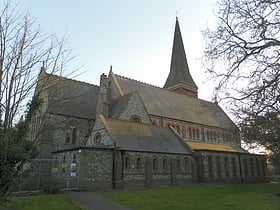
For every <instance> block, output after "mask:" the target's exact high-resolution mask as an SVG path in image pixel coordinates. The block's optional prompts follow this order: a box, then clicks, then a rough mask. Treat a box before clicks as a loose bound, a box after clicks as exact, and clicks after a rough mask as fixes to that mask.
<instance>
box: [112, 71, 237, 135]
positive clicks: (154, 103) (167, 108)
mask: <svg viewBox="0 0 280 210" xmlns="http://www.w3.org/2000/svg"><path fill="white" fill-rule="evenodd" d="M112 74H113V73H112ZM113 78H114V79H115V82H116V83H117V86H118V87H119V89H120V90H119V92H120V93H122V94H124V95H125V94H128V93H130V92H132V91H138V93H139V95H140V97H141V99H142V100H143V103H144V105H145V107H146V109H147V112H148V114H150V115H156V116H162V117H166V118H170V119H178V120H182V121H188V122H193V123H198V124H203V125H209V126H214V127H220V128H226V129H231V130H232V129H237V127H236V126H235V124H234V123H233V122H232V121H231V119H230V118H229V117H228V116H227V115H226V114H225V113H224V111H223V110H222V109H221V108H220V107H219V105H218V104H217V103H212V102H208V101H205V100H201V99H197V98H193V97H189V96H185V95H181V94H178V93H175V92H172V91H169V90H166V89H163V88H159V87H155V86H152V85H148V84H145V83H141V82H139V81H136V80H132V79H129V78H126V77H122V76H119V75H116V74H114V76H113Z"/></svg>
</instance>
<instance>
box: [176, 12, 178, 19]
mask: <svg viewBox="0 0 280 210" xmlns="http://www.w3.org/2000/svg"><path fill="white" fill-rule="evenodd" d="M176 20H178V11H176Z"/></svg>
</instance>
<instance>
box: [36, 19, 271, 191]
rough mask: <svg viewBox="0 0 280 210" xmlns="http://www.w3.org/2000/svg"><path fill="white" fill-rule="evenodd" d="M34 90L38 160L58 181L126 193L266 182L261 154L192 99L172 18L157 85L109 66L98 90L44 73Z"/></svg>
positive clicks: (220, 115)
mask: <svg viewBox="0 0 280 210" xmlns="http://www.w3.org/2000/svg"><path fill="white" fill-rule="evenodd" d="M46 84H47V85H46ZM42 87H43V88H42ZM39 89H40V90H41V91H40V95H41V97H42V99H43V104H42V106H41V108H40V110H39V111H38V113H37V116H36V118H34V119H33V123H32V125H31V136H32V135H33V136H34V135H36V133H38V132H36V131H38V129H39V128H38V127H39V126H38V125H40V126H42V128H43V130H42V131H43V132H41V133H40V147H39V149H40V151H39V152H40V155H39V158H42V159H52V160H53V162H52V164H51V165H50V166H49V168H48V167H46V168H47V169H46V170H47V171H48V172H50V176H52V177H54V178H56V179H57V180H58V181H60V182H61V183H63V182H64V181H65V180H67V183H68V184H70V185H71V184H72V185H75V183H76V184H77V186H78V187H79V188H80V189H96V188H100V189H128V188H145V187H156V186H170V185H175V186H176V185H184V184H186V185H187V184H189V183H210V182H213V183H217V182H224V183H251V182H265V181H266V179H267V178H266V157H265V156H263V155H256V154H250V153H248V152H247V151H246V150H244V149H243V148H242V147H241V140H240V134H239V129H238V128H237V126H236V125H235V124H234V123H233V121H232V120H231V119H230V118H229V117H228V116H227V114H226V113H225V112H224V111H223V110H222V108H221V107H220V106H219V105H218V103H217V102H209V101H205V100H202V99H199V98H198V87H197V85H196V83H195V81H194V80H193V78H192V76H191V74H190V70H189V66H188V62H187V58H186V54H185V49H184V44H183V40H182V36H181V32H180V27H179V22H178V19H177V18H176V23H175V33H174V40H173V49H172V58H171V65H170V73H169V75H168V77H167V79H166V82H165V84H164V86H163V87H162V88H160V87H156V86H152V85H149V84H146V83H143V82H139V81H136V80H134V79H130V78H127V77H124V76H121V75H118V74H116V73H115V72H113V70H112V68H111V69H110V71H109V73H108V75H106V74H104V73H103V74H102V75H101V76H100V84H99V85H98V86H97V85H92V84H88V83H85V82H80V81H76V80H72V79H68V78H65V77H60V76H56V75H52V74H48V73H47V72H46V70H45V69H44V68H42V69H41V72H40V75H39V79H38V84H37V90H39ZM37 92H38V91H37Z"/></svg>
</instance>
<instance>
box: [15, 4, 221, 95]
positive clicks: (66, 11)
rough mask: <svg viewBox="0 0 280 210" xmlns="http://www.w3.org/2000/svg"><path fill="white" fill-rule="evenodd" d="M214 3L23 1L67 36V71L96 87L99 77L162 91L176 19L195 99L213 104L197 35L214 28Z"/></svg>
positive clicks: (51, 27) (51, 29)
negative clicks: (77, 72)
mask: <svg viewBox="0 0 280 210" xmlns="http://www.w3.org/2000/svg"><path fill="white" fill-rule="evenodd" d="M215 3H216V0H206V1H198V0H108V1H106V0H100V1H97V0H79V1H77V0H76V1H74V0H56V1H55V0H47V1H38V0H23V1H21V2H20V6H21V7H22V8H23V9H28V11H29V12H30V13H31V14H32V16H33V17H34V18H35V19H36V21H37V23H38V24H40V25H41V26H42V27H43V28H44V30H46V31H48V32H50V33H56V34H57V35H59V36H63V35H64V34H66V37H67V38H68V40H69V45H70V47H71V48H72V49H73V54H74V55H77V57H76V58H75V61H74V62H72V63H71V66H68V67H69V71H71V70H73V69H75V68H76V67H78V66H81V65H83V68H82V71H83V72H85V73H83V74H82V75H79V76H78V77H77V78H75V79H78V80H81V81H86V82H89V83H92V84H96V85H98V84H99V76H100V74H101V73H103V72H104V73H105V74H108V73H109V68H110V65H112V66H113V72H114V73H116V74H119V75H122V76H126V77H129V78H132V79H136V80H139V81H142V82H146V83H149V84H153V85H156V86H159V87H162V86H163V85H164V83H165V80H166V78H167V76H168V73H169V68H170V62H171V50H172V42H173V34H174V28H175V20H176V14H177V16H178V19H179V24H180V28H181V33H182V37H183V42H184V46H185V50H186V55H187V60H188V64H189V68H190V72H191V74H192V76H193V78H194V80H195V82H196V83H197V85H198V86H199V97H200V98H203V99H206V100H211V99H212V96H213V93H212V92H213V87H214V85H213V84H212V83H213V82H212V81H209V80H208V79H207V77H206V76H207V75H206V73H205V69H204V68H203V67H202V65H201V61H200V60H199V58H201V57H202V55H203V50H204V41H203V37H202V33H201V30H202V29H205V28H206V26H208V25H210V26H211V25H213V21H214V20H215V17H214V14H213V11H214V9H215V7H214V6H215ZM206 81H207V82H206Z"/></svg>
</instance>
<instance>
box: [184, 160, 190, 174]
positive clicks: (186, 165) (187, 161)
mask: <svg viewBox="0 0 280 210" xmlns="http://www.w3.org/2000/svg"><path fill="white" fill-rule="evenodd" d="M184 165H185V170H186V171H189V167H190V166H189V159H188V158H185V161H184Z"/></svg>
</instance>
